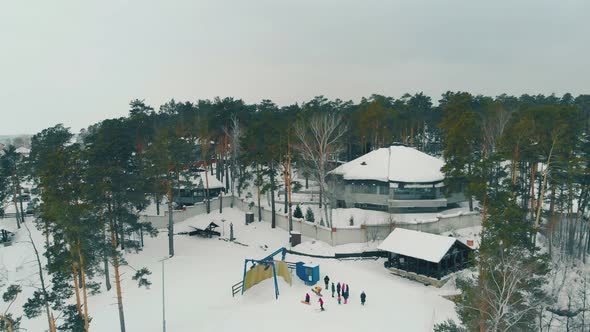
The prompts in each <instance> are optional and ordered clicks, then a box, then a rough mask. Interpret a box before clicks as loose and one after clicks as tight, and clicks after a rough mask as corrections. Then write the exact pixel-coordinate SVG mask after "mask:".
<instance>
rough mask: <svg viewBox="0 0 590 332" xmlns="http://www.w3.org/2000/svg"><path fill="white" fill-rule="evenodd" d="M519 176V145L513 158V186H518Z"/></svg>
mask: <svg viewBox="0 0 590 332" xmlns="http://www.w3.org/2000/svg"><path fill="white" fill-rule="evenodd" d="M517 175H518V144H516V146H514V154H513V157H512V185H513V186H516V179H517Z"/></svg>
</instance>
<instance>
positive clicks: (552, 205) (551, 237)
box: [548, 185, 555, 257]
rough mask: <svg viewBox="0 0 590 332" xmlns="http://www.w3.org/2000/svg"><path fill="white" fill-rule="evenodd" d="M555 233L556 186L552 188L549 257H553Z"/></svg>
mask: <svg viewBox="0 0 590 332" xmlns="http://www.w3.org/2000/svg"><path fill="white" fill-rule="evenodd" d="M554 233H555V185H552V186H551V203H549V231H548V236H549V256H550V257H551V256H552V255H553V234H554Z"/></svg>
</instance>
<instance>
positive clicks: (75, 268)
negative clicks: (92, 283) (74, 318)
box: [70, 246, 83, 317]
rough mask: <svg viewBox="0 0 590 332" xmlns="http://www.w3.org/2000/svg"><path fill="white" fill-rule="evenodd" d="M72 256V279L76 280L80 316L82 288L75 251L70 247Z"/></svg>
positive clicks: (75, 290) (79, 313)
mask: <svg viewBox="0 0 590 332" xmlns="http://www.w3.org/2000/svg"><path fill="white" fill-rule="evenodd" d="M70 256H71V257H72V279H74V292H75V294H76V307H77V309H78V315H79V316H80V317H83V315H82V301H81V300H80V287H79V285H78V268H77V267H76V259H75V257H74V249H73V248H72V247H71V246H70Z"/></svg>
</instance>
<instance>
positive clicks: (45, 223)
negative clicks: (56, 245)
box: [43, 220, 51, 265]
mask: <svg viewBox="0 0 590 332" xmlns="http://www.w3.org/2000/svg"><path fill="white" fill-rule="evenodd" d="M43 225H44V226H45V246H46V248H49V222H48V221H47V220H43ZM45 256H46V257H47V265H51V254H50V253H49V251H48V250H46V251H45Z"/></svg>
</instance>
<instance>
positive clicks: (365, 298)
mask: <svg viewBox="0 0 590 332" xmlns="http://www.w3.org/2000/svg"><path fill="white" fill-rule="evenodd" d="M366 300H367V294H365V291H363V292H362V293H361V304H362V305H365V301H366Z"/></svg>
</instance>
